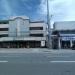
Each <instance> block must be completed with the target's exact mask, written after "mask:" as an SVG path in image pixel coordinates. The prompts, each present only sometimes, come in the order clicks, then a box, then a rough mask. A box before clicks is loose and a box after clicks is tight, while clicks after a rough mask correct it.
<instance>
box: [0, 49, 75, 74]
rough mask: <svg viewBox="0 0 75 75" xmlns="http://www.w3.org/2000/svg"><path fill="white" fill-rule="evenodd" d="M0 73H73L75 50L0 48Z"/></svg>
mask: <svg viewBox="0 0 75 75" xmlns="http://www.w3.org/2000/svg"><path fill="white" fill-rule="evenodd" d="M0 75H75V51H70V50H61V51H60V50H55V51H52V50H51V51H49V50H44V51H40V50H38V49H36V50H31V51H30V50H29V51H28V52H27V51H25V50H15V49H14V50H13V51H11V50H10V49H9V50H0Z"/></svg>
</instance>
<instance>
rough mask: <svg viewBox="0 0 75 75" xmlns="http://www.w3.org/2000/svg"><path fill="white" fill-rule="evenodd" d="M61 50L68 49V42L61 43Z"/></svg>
mask: <svg viewBox="0 0 75 75" xmlns="http://www.w3.org/2000/svg"><path fill="white" fill-rule="evenodd" d="M61 48H63V49H69V48H70V41H62V42H61Z"/></svg>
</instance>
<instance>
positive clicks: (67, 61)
mask: <svg viewBox="0 0 75 75" xmlns="http://www.w3.org/2000/svg"><path fill="white" fill-rule="evenodd" d="M50 63H75V61H50Z"/></svg>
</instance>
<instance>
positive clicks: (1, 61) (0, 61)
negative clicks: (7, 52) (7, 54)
mask: <svg viewBox="0 0 75 75" xmlns="http://www.w3.org/2000/svg"><path fill="white" fill-rule="evenodd" d="M7 62H8V61H0V63H7Z"/></svg>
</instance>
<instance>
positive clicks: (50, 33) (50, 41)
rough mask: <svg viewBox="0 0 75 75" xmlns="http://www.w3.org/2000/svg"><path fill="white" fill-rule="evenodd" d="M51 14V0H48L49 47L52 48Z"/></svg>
mask: <svg viewBox="0 0 75 75" xmlns="http://www.w3.org/2000/svg"><path fill="white" fill-rule="evenodd" d="M50 20H51V16H50V13H49V0H47V24H48V48H50V49H52V37H51V35H52V30H51V23H50Z"/></svg>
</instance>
